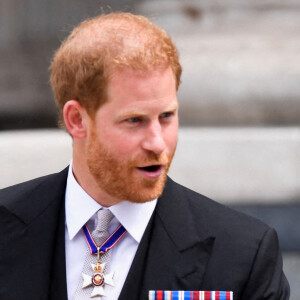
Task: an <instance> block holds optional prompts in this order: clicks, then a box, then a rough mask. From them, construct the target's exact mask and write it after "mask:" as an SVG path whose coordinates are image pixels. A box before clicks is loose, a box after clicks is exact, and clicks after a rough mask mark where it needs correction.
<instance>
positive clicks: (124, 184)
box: [86, 129, 175, 203]
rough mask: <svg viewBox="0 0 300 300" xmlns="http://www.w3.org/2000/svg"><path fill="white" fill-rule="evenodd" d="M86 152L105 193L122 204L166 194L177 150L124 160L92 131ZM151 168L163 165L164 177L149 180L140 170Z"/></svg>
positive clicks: (96, 179)
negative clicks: (167, 182)
mask: <svg viewBox="0 0 300 300" xmlns="http://www.w3.org/2000/svg"><path fill="white" fill-rule="evenodd" d="M86 153H87V165H88V168H89V171H90V173H91V174H92V176H93V177H94V179H95V181H96V183H97V184H98V186H99V187H100V188H101V189H102V190H104V191H105V192H106V193H108V194H109V195H111V196H113V197H115V198H117V199H119V200H120V201H122V200H128V201H130V202H135V203H143V202H147V201H150V200H153V199H156V198H158V197H159V196H160V195H161V194H162V192H163V189H164V186H165V182H166V179H167V173H168V170H169V167H170V164H171V162H172V159H173V156H174V153H175V149H174V151H173V152H172V153H170V152H165V153H162V154H155V153H154V152H150V151H148V152H145V153H144V154H143V155H135V156H133V157H131V158H129V159H128V160H125V161H124V160H122V159H120V158H119V157H118V154H116V153H112V152H111V151H109V150H108V149H107V148H106V146H105V143H103V142H101V141H100V140H99V138H98V137H97V135H96V133H95V129H92V130H91V134H90V138H89V141H88V143H87V152H86ZM149 165H161V166H162V169H161V174H160V176H158V177H156V178H147V177H145V176H144V175H143V174H142V173H141V172H140V171H139V170H138V168H137V167H138V166H149Z"/></svg>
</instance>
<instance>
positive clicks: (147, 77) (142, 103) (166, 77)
mask: <svg viewBox="0 0 300 300" xmlns="http://www.w3.org/2000/svg"><path fill="white" fill-rule="evenodd" d="M177 109H178V103H177V97H176V87H175V78H174V75H173V73H172V71H171V69H170V68H167V69H158V70H154V71H147V72H144V73H141V72H137V71H133V70H129V69H126V70H122V71H119V72H116V73H114V76H113V77H112V78H111V80H110V82H109V85H108V102H107V103H105V104H104V105H103V106H101V107H100V108H99V109H98V111H97V112H96V115H95V118H94V120H92V121H91V123H90V124H91V126H90V127H89V130H88V137H87V149H86V155H87V165H88V167H89V170H90V172H91V174H92V175H93V177H94V179H95V180H96V182H97V184H98V186H99V187H100V188H101V189H103V190H104V191H105V192H107V193H108V194H109V195H111V196H113V197H115V198H116V200H117V202H119V201H122V200H129V201H132V202H145V201H149V200H152V199H155V198H157V197H158V196H160V195H161V193H162V190H163V188H164V184H165V180H166V176H167V171H168V169H169V166H170V163H171V161H172V158H173V155H174V152H175V149H176V144H177V131H178V115H177Z"/></svg>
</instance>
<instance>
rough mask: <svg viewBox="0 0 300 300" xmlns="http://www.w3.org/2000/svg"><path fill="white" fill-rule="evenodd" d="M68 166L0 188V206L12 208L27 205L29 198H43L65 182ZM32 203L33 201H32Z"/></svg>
mask: <svg viewBox="0 0 300 300" xmlns="http://www.w3.org/2000/svg"><path fill="white" fill-rule="evenodd" d="M67 174H68V168H66V169H64V170H63V171H61V172H59V173H54V174H50V175H46V176H42V177H38V178H35V179H32V180H29V181H26V182H22V183H19V184H16V185H12V186H9V187H6V188H3V189H0V206H4V207H5V208H7V209H8V210H14V208H15V207H17V206H19V205H24V204H23V203H24V202H26V205H29V203H30V202H31V200H35V199H37V198H39V197H40V199H42V198H44V197H45V195H47V193H49V192H51V191H52V190H53V191H55V190H56V189H57V188H59V187H60V186H62V185H64V186H65V184H66V179H67ZM32 204H33V203H32Z"/></svg>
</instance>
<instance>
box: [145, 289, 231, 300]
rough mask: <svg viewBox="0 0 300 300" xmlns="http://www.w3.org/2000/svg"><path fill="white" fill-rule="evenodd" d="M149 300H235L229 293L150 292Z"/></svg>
mask: <svg viewBox="0 0 300 300" xmlns="http://www.w3.org/2000/svg"><path fill="white" fill-rule="evenodd" d="M149 300H233V292H229V291H149Z"/></svg>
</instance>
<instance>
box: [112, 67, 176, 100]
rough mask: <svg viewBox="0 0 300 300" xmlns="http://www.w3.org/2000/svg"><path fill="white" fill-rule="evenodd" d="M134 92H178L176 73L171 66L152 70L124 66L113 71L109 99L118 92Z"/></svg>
mask: <svg viewBox="0 0 300 300" xmlns="http://www.w3.org/2000/svg"><path fill="white" fill-rule="evenodd" d="M125 91H126V92H131V93H132V94H137V96H138V94H139V93H141V94H143V93H144V92H147V93H150V94H151V93H154V94H155V93H157V94H163V93H170V92H175V93H176V85H175V75H174V73H173V71H172V69H171V68H170V67H161V68H156V69H150V70H133V69H129V68H122V69H120V70H116V71H114V72H112V74H111V76H110V78H109V81H108V85H107V94H108V100H110V99H109V98H110V96H114V95H115V94H116V93H120V94H123V95H124V96H125Z"/></svg>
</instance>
